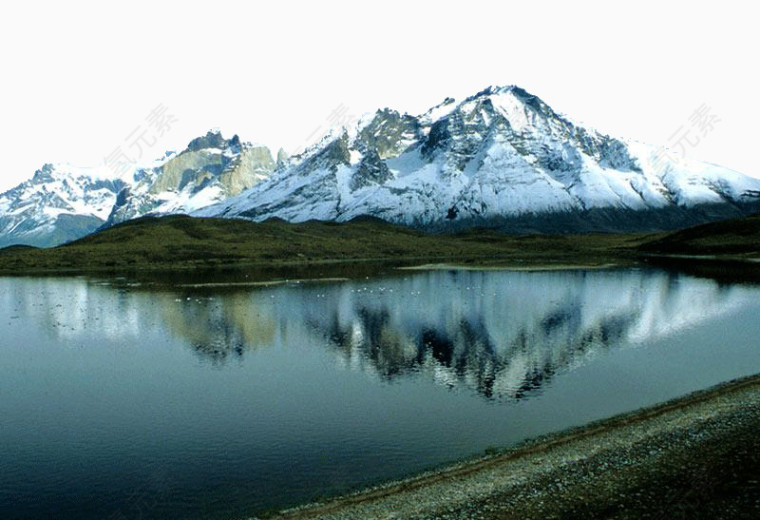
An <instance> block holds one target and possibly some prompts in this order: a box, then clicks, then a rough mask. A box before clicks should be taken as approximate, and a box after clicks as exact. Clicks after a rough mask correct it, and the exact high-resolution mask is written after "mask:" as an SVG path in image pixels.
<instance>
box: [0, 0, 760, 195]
mask: <svg viewBox="0 0 760 520" xmlns="http://www.w3.org/2000/svg"><path fill="white" fill-rule="evenodd" d="M260 4H264V3H263V2H261V3H259V2H256V3H254V2H242V1H241V2H232V1H214V2H208V1H204V2H188V1H185V2H168V1H166V2H160V1H157V0H152V1H145V2H143V1H137V0H130V1H128V2H117V1H113V2H81V1H66V2H33V1H27V2H6V3H4V4H3V6H2V7H0V53H2V81H0V89H2V90H1V92H2V96H0V116H1V118H2V141H0V142H2V146H3V148H4V152H5V153H4V154H3V156H4V159H3V171H2V176H1V178H0V189H6V188H9V187H12V186H13V185H15V184H17V183H18V182H20V181H22V180H25V179H27V178H29V177H30V176H31V175H32V174H33V173H34V171H35V169H37V168H39V167H40V166H41V165H42V164H44V163H46V162H67V163H71V164H74V165H78V166H98V165H102V164H103V163H104V160H105V158H106V157H107V156H108V155H109V154H111V153H112V152H113V151H114V150H117V149H119V148H123V149H125V151H129V149H128V147H127V142H128V140H129V139H134V138H135V136H137V135H139V134H140V132H145V131H148V132H149V135H147V136H145V137H146V139H145V141H144V142H143V146H142V147H141V149H140V150H139V152H138V151H137V150H136V149H135V148H131V156H133V157H134V156H135V154H137V153H139V154H141V155H143V157H142V159H143V160H145V159H152V158H155V157H158V156H160V155H162V153H163V151H164V150H166V149H181V148H183V147H184V146H185V145H186V144H187V142H188V141H189V140H190V139H192V138H193V137H195V136H197V135H200V134H204V133H205V132H206V131H207V130H208V129H209V128H212V127H219V128H221V129H222V131H223V132H224V134H225V136H227V137H229V136H231V135H232V134H235V133H237V134H238V135H239V136H240V137H241V139H243V140H247V141H255V142H261V143H264V144H267V145H269V146H270V147H273V148H274V149H275V150H276V148H279V147H283V148H285V149H286V150H287V151H296V150H298V149H299V148H302V147H303V146H304V145H305V144H307V143H308V142H310V141H313V140H315V139H316V138H317V137H318V136H319V135H318V134H320V133H322V132H324V131H326V130H327V129H328V128H329V126H330V125H331V123H333V122H335V121H341V120H350V119H351V118H352V117H358V116H360V115H361V114H362V113H365V112H372V111H374V110H375V109H377V108H382V107H391V108H395V109H397V110H399V111H401V112H409V113H412V114H418V113H421V112H423V111H424V110H426V109H427V108H428V107H430V106H432V105H435V104H437V103H439V102H440V101H442V100H443V99H444V98H445V97H446V96H451V97H455V98H457V99H462V98H463V97H466V96H468V95H471V94H474V93H476V92H477V91H479V90H482V89H483V88H484V87H486V86H488V85H492V84H497V85H506V84H517V85H520V86H522V87H523V88H525V89H527V90H528V91H530V92H532V93H533V94H536V95H538V96H539V97H541V98H542V99H543V100H544V101H546V102H547V103H548V104H549V105H551V106H552V107H553V108H554V109H555V110H557V111H559V112H561V113H564V114H567V115H569V116H570V117H571V118H573V119H574V120H576V121H581V122H584V123H586V124H589V125H591V126H593V127H594V128H596V129H598V130H600V131H602V132H604V133H608V134H611V135H614V136H620V137H629V138H633V139H638V140H641V141H644V142H648V143H652V144H655V145H667V144H668V143H669V140H670V139H671V136H673V135H674V134H676V133H678V132H679V131H680V132H684V131H689V129H690V128H691V126H692V125H693V124H694V121H695V120H692V119H691V116H692V114H694V113H695V111H700V109H701V113H702V114H703V115H704V114H707V113H709V115H710V116H711V117H710V125H709V128H708V129H707V130H706V129H705V128H704V127H703V128H702V129H701V130H700V134H699V135H700V138H699V142H698V143H696V144H693V143H694V142H695V140H694V139H692V144H690V145H689V146H688V147H686V148H687V154H688V155H689V156H691V157H694V158H698V159H702V160H706V161H709V162H713V163H717V164H721V165H724V166H728V167H731V168H734V169H736V170H739V171H741V172H744V173H746V174H748V175H753V176H756V177H760V166H758V160H757V158H756V156H757V148H756V138H757V136H756V133H755V122H756V121H757V120H758V116H759V115H760V109H759V108H758V104H757V101H756V100H757V96H758V92H760V80H759V79H758V78H759V77H760V75H759V74H758V72H757V60H756V54H757V50H758V49H760V37H758V31H757V28H756V25H757V19H756V17H755V13H754V9H753V7H754V6H752V5H751V3H750V2H736V3H733V2H730V1H726V0H724V1H722V2H711V3H710V7H703V6H697V5H694V4H695V3H689V2H683V3H676V2H665V1H664V0H659V1H656V2H646V1H636V2H630V3H624V2H609V1H608V2H538V1H530V2H525V1H522V2H519V3H512V2H505V1H500V2H498V1H497V2H485V1H476V0H467V1H464V2H459V3H446V2H440V1H439V2H430V3H425V2H413V1H411V0H405V1H400V2H395V1H384V2H372V3H371V5H364V3H362V2H358V1H355V2H334V1H324V0H323V1H319V2H287V1H282V0H279V1H277V2H274V1H272V2H267V3H266V5H260ZM156 108H159V110H163V115H164V116H168V115H171V116H173V118H174V119H173V120H171V121H172V123H171V125H170V128H168V127H164V129H163V135H160V133H159V132H158V130H157V129H156V127H154V126H151V124H150V122H149V120H147V119H146V118H148V116H149V114H150V113H151V112H152V111H153V110H154V109H156ZM703 122H704V118H703ZM135 132H137V133H135ZM149 144H150V145H149ZM128 155H129V154H128Z"/></svg>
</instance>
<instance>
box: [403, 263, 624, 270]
mask: <svg viewBox="0 0 760 520" xmlns="http://www.w3.org/2000/svg"><path fill="white" fill-rule="evenodd" d="M617 266H618V264H613V263H607V264H556V265H555V264H545V265H543V264H535V265H533V264H531V265H511V264H504V265H463V264H456V263H453V264H422V265H413V266H405V267H397V268H396V269H398V270H401V271H568V270H589V269H610V268H612V267H617Z"/></svg>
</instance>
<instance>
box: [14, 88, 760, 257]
mask: <svg viewBox="0 0 760 520" xmlns="http://www.w3.org/2000/svg"><path fill="white" fill-rule="evenodd" d="M757 211H760V179H754V178H751V177H747V176H745V175H742V174H740V173H738V172H735V171H732V170H729V169H726V168H722V167H719V166H715V165H712V164H708V163H703V162H698V161H693V160H688V159H685V158H682V157H679V156H675V155H672V154H670V153H663V150H662V149H659V148H657V147H654V146H650V145H646V144H642V143H638V142H635V141H630V140H625V139H618V138H614V137H610V136H607V135H604V134H602V133H599V132H597V131H595V130H592V129H588V128H585V127H583V126H582V125H579V124H576V123H574V122H573V121H571V120H570V119H569V118H567V117H565V116H563V115H561V114H559V113H557V112H555V111H554V110H553V109H552V108H551V107H549V105H547V104H546V103H544V102H543V101H542V100H541V99H539V98H538V97H536V96H534V95H532V94H530V93H528V92H526V91H525V90H523V89H521V88H519V87H516V86H507V87H489V88H487V89H485V90H483V91H481V92H479V93H477V94H475V95H474V96H471V97H469V98H467V99H465V100H463V101H461V102H456V101H455V100H453V99H451V98H447V99H445V100H444V101H443V102H442V103H440V104H438V105H436V106H434V107H432V108H431V109H429V110H427V111H426V112H425V113H423V114H421V115H417V116H413V115H409V114H401V113H399V112H397V111H395V110H391V109H389V108H385V109H382V110H378V111H377V112H376V113H375V114H371V115H368V116H365V117H363V118H362V119H361V120H360V121H359V122H357V123H356V124H355V125H352V126H351V127H348V128H346V127H341V128H334V129H333V130H331V131H330V132H329V133H328V134H327V135H326V136H325V137H323V138H322V139H321V140H320V141H319V142H317V143H315V144H313V145H312V146H310V147H308V148H307V149H306V150H305V151H304V152H303V153H301V154H299V155H296V156H293V157H288V156H287V154H285V153H284V152H283V151H282V150H280V152H279V153H278V154H277V157H276V158H275V157H273V155H272V153H271V152H270V150H269V149H268V148H266V147H264V146H261V145H254V144H250V143H244V142H241V141H240V139H239V138H238V137H237V136H234V137H232V138H231V139H224V138H223V137H222V135H221V133H220V132H218V131H211V132H209V133H207V134H206V135H205V136H201V137H199V138H197V139H194V140H193V141H191V142H190V143H189V144H188V146H187V148H186V149H185V150H183V151H181V152H178V153H177V152H167V153H166V154H165V156H164V157H162V158H160V159H158V160H156V161H155V162H153V163H151V164H148V165H142V166H139V167H134V168H133V169H131V171H130V172H128V174H127V175H123V176H120V177H119V176H114V175H113V174H112V173H110V172H107V171H104V169H79V168H72V167H68V166H65V165H59V164H56V165H50V164H46V165H45V166H43V167H42V168H41V169H40V170H38V171H37V172H36V173H35V175H34V177H33V178H32V179H30V180H29V181H26V182H24V183H22V184H20V185H19V186H17V187H16V188H13V189H12V190H9V191H7V192H5V193H3V194H1V195H0V246H4V245H10V244H18V243H23V244H30V245H38V246H49V245H55V244H59V243H62V242H65V241H69V240H72V239H75V238H78V237H81V236H84V235H86V234H89V233H91V232H93V231H94V230H96V229H99V228H101V227H103V226H110V225H113V224H116V223H119V222H123V221H125V220H129V219H132V218H135V217H139V216H144V215H148V214H152V215H162V214H177V213H186V214H190V215H193V216H207V217H227V218H243V219H250V220H254V221H265V220H268V219H272V218H277V219H282V220H286V221H290V222H304V221H308V220H322V221H338V222H345V221H349V220H352V219H354V218H357V217H361V216H371V217H377V218H380V219H382V220H385V221H388V222H392V223H397V224H403V225H407V226H412V227H415V228H419V229H423V230H426V231H433V232H441V231H456V230H459V229H465V228H480V227H487V228H493V229H498V230H500V231H505V232H511V233H570V232H626V231H655V230H665V229H675V228H681V227H687V226H691V225H697V224H702V223H706V222H712V221H717V220H722V219H726V218H731V217H739V216H743V215H747V214H750V213H753V212H757Z"/></svg>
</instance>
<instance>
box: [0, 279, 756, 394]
mask: <svg viewBox="0 0 760 520" xmlns="http://www.w3.org/2000/svg"><path fill="white" fill-rule="evenodd" d="M35 283H36V284H37V288H38V290H37V291H26V292H25V293H24V294H20V295H13V294H6V295H5V297H6V298H9V302H10V301H11V300H10V299H13V301H15V302H17V304H20V305H22V306H24V307H25V309H24V312H25V313H26V314H30V315H37V322H38V323H41V324H44V327H45V329H46V330H47V332H48V333H49V334H51V335H54V336H55V337H57V338H61V339H63V338H66V339H69V340H72V339H74V340H75V339H76V337H77V335H81V334H84V333H85V332H86V331H87V330H94V329H97V330H98V331H99V333H101V334H106V335H107V336H112V337H120V338H121V339H123V340H128V341H134V342H135V343H136V344H137V343H139V338H140V336H141V335H142V334H143V333H144V332H145V331H146V330H149V329H151V328H156V327H161V328H164V329H166V330H168V331H169V332H170V333H171V334H172V335H173V336H174V337H175V338H177V339H180V340H181V341H182V342H183V343H185V344H186V345H187V346H188V347H189V348H191V349H193V350H194V351H195V352H196V353H197V355H198V356H199V357H200V359H203V360H206V361H209V362H210V363H211V364H214V365H224V364H225V363H227V362H228V361H229V360H232V359H239V360H240V361H241V362H242V361H244V359H245V356H246V352H247V351H249V350H251V349H262V348H288V347H289V346H290V345H294V344H298V345H300V346H303V345H319V346H321V347H322V348H326V349H328V350H329V351H330V352H332V353H333V354H334V358H335V360H336V363H338V364H339V365H340V366H343V367H346V368H347V369H351V370H358V371H362V372H364V373H367V374H369V375H371V376H373V377H376V378H380V379H383V380H389V381H390V380H393V379H394V378H399V377H405V376H410V375H415V376H416V377H420V376H422V377H426V378H429V379H431V380H433V381H435V382H436V383H438V384H441V385H444V386H447V387H449V388H461V389H467V390H473V391H476V392H478V393H479V394H480V395H482V396H483V397H485V398H488V399H500V400H501V399H520V398H522V397H523V396H526V395H528V394H530V393H534V392H538V391H540V390H541V388H542V387H543V386H544V385H546V384H547V383H548V382H550V381H551V380H552V378H553V377H555V375H556V374H557V373H559V372H562V371H567V370H572V368H573V367H575V366H578V365H580V364H583V363H584V361H585V360H587V359H589V358H590V357H592V356H594V355H596V354H598V353H599V352H601V351H603V350H605V349H609V348H622V347H626V346H632V345H636V344H637V343H640V342H644V341H647V340H651V339H653V338H656V337H658V336H662V335H667V334H671V333H674V332H677V331H679V330H681V329H683V328H686V327H689V326H693V325H694V324H696V323H698V322H700V321H702V320H705V319H708V318H710V317H714V316H717V315H719V314H722V313H726V312H729V311H730V310H731V309H734V308H736V307H737V306H741V305H743V304H744V303H746V302H747V301H748V300H749V299H750V298H751V294H752V293H750V292H748V291H746V290H745V289H743V288H742V287H741V286H721V285H719V284H717V283H715V282H713V281H710V280H702V279H695V278H690V277H685V276H682V275H677V274H669V273H666V272H663V271H645V270H641V271H631V270H626V271H616V270H612V271H555V272H506V271H505V272H498V271H431V272H419V273H412V274H408V275H405V276H397V277H389V278H383V279H370V280H359V281H356V280H353V281H346V282H330V283H326V282H325V283H320V282H312V283H291V284H285V285H280V286H273V287H255V288H252V287H248V288H236V289H235V290H231V289H228V290H221V289H219V288H205V289H204V288H177V289H176V290H173V291H162V292H145V291H141V290H137V289H135V290H124V289H118V293H117V294H116V297H114V296H115V295H114V291H117V289H114V288H112V287H110V286H108V285H103V284H96V283H93V282H88V281H85V280H79V281H77V282H76V283H72V281H71V280H66V281H56V280H55V279H43V280H38V281H36V282H35ZM2 297H3V296H0V298H2ZM18 302H20V303H18Z"/></svg>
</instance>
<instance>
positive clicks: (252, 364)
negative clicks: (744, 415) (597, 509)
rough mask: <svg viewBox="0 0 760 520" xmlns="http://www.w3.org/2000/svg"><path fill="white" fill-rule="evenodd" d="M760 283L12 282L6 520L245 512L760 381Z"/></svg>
mask: <svg viewBox="0 0 760 520" xmlns="http://www.w3.org/2000/svg"><path fill="white" fill-rule="evenodd" d="M759 315H760V289H759V288H758V287H754V286H747V285H731V284H718V283H716V282H714V281H711V280H708V279H698V278H692V277H688V276H685V275H678V274H672V273H666V272H663V271H644V270H611V271H590V272H584V271H566V272H534V273H530V272H494V271H491V272H476V271H438V272H418V273H411V272H410V273H409V274H406V275H401V276H393V277H387V278H374V279H364V278H362V279H360V280H351V281H344V282H340V281H333V282H329V283H328V282H313V283H288V284H284V285H278V286H271V287H253V286H238V287H234V288H229V287H227V288H222V287H182V286H174V287H170V288H161V289H149V288H144V287H115V286H113V285H111V284H107V283H103V282H98V281H93V280H88V279H83V278H82V279H77V278H73V279H71V278H70V279H51V278H49V279H0V518H3V519H15V518H35V519H38V518H56V519H60V518H82V519H90V518H92V519H104V518H105V519H109V518H111V519H131V518H237V517H245V516H246V515H251V514H254V513H256V512H258V511H262V510H266V509H269V508H274V507H281V506H285V505H290V504H293V503H297V502H301V501H304V500H308V499H312V498H315V497H318V496H324V495H329V494H331V493H336V492H340V491H345V490H347V489H349V488H352V487H356V486H361V485H365V484H368V483H374V482H378V481H382V480H385V479H389V478H395V477H400V476H404V475H406V474H409V473H411V472H416V471H419V470H422V469H426V468H430V467H432V466H436V465H440V464H443V463H446V462H451V461H454V460H457V459H461V458H463V457H467V456H472V455H475V454H478V453H482V452H483V450H485V449H486V448H487V447H490V446H509V445H512V444H514V443H517V442H519V441H521V440H524V439H526V438H529V437H532V436H536V435H539V434H544V433H548V432H552V431H556V430H561V429H564V428H567V427H570V426H575V425H581V424H584V423H586V422H589V421H591V420H595V419H600V418H604V417H608V416H610V415H613V414H617V413H621V412H625V411H630V410H633V409H636V408H639V407H641V406H644V405H650V404H653V403H656V402H660V401H663V400H666V399H669V398H672V397H675V396H678V395H682V394H685V393H687V392H690V391H693V390H696V389H700V388H705V387H708V386H711V385H713V384H716V383H719V382H721V381H725V380H728V379H732V378H736V377H739V376H744V375H749V374H754V373H757V372H760V344H759V340H758V338H760V320H758V316H759Z"/></svg>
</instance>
